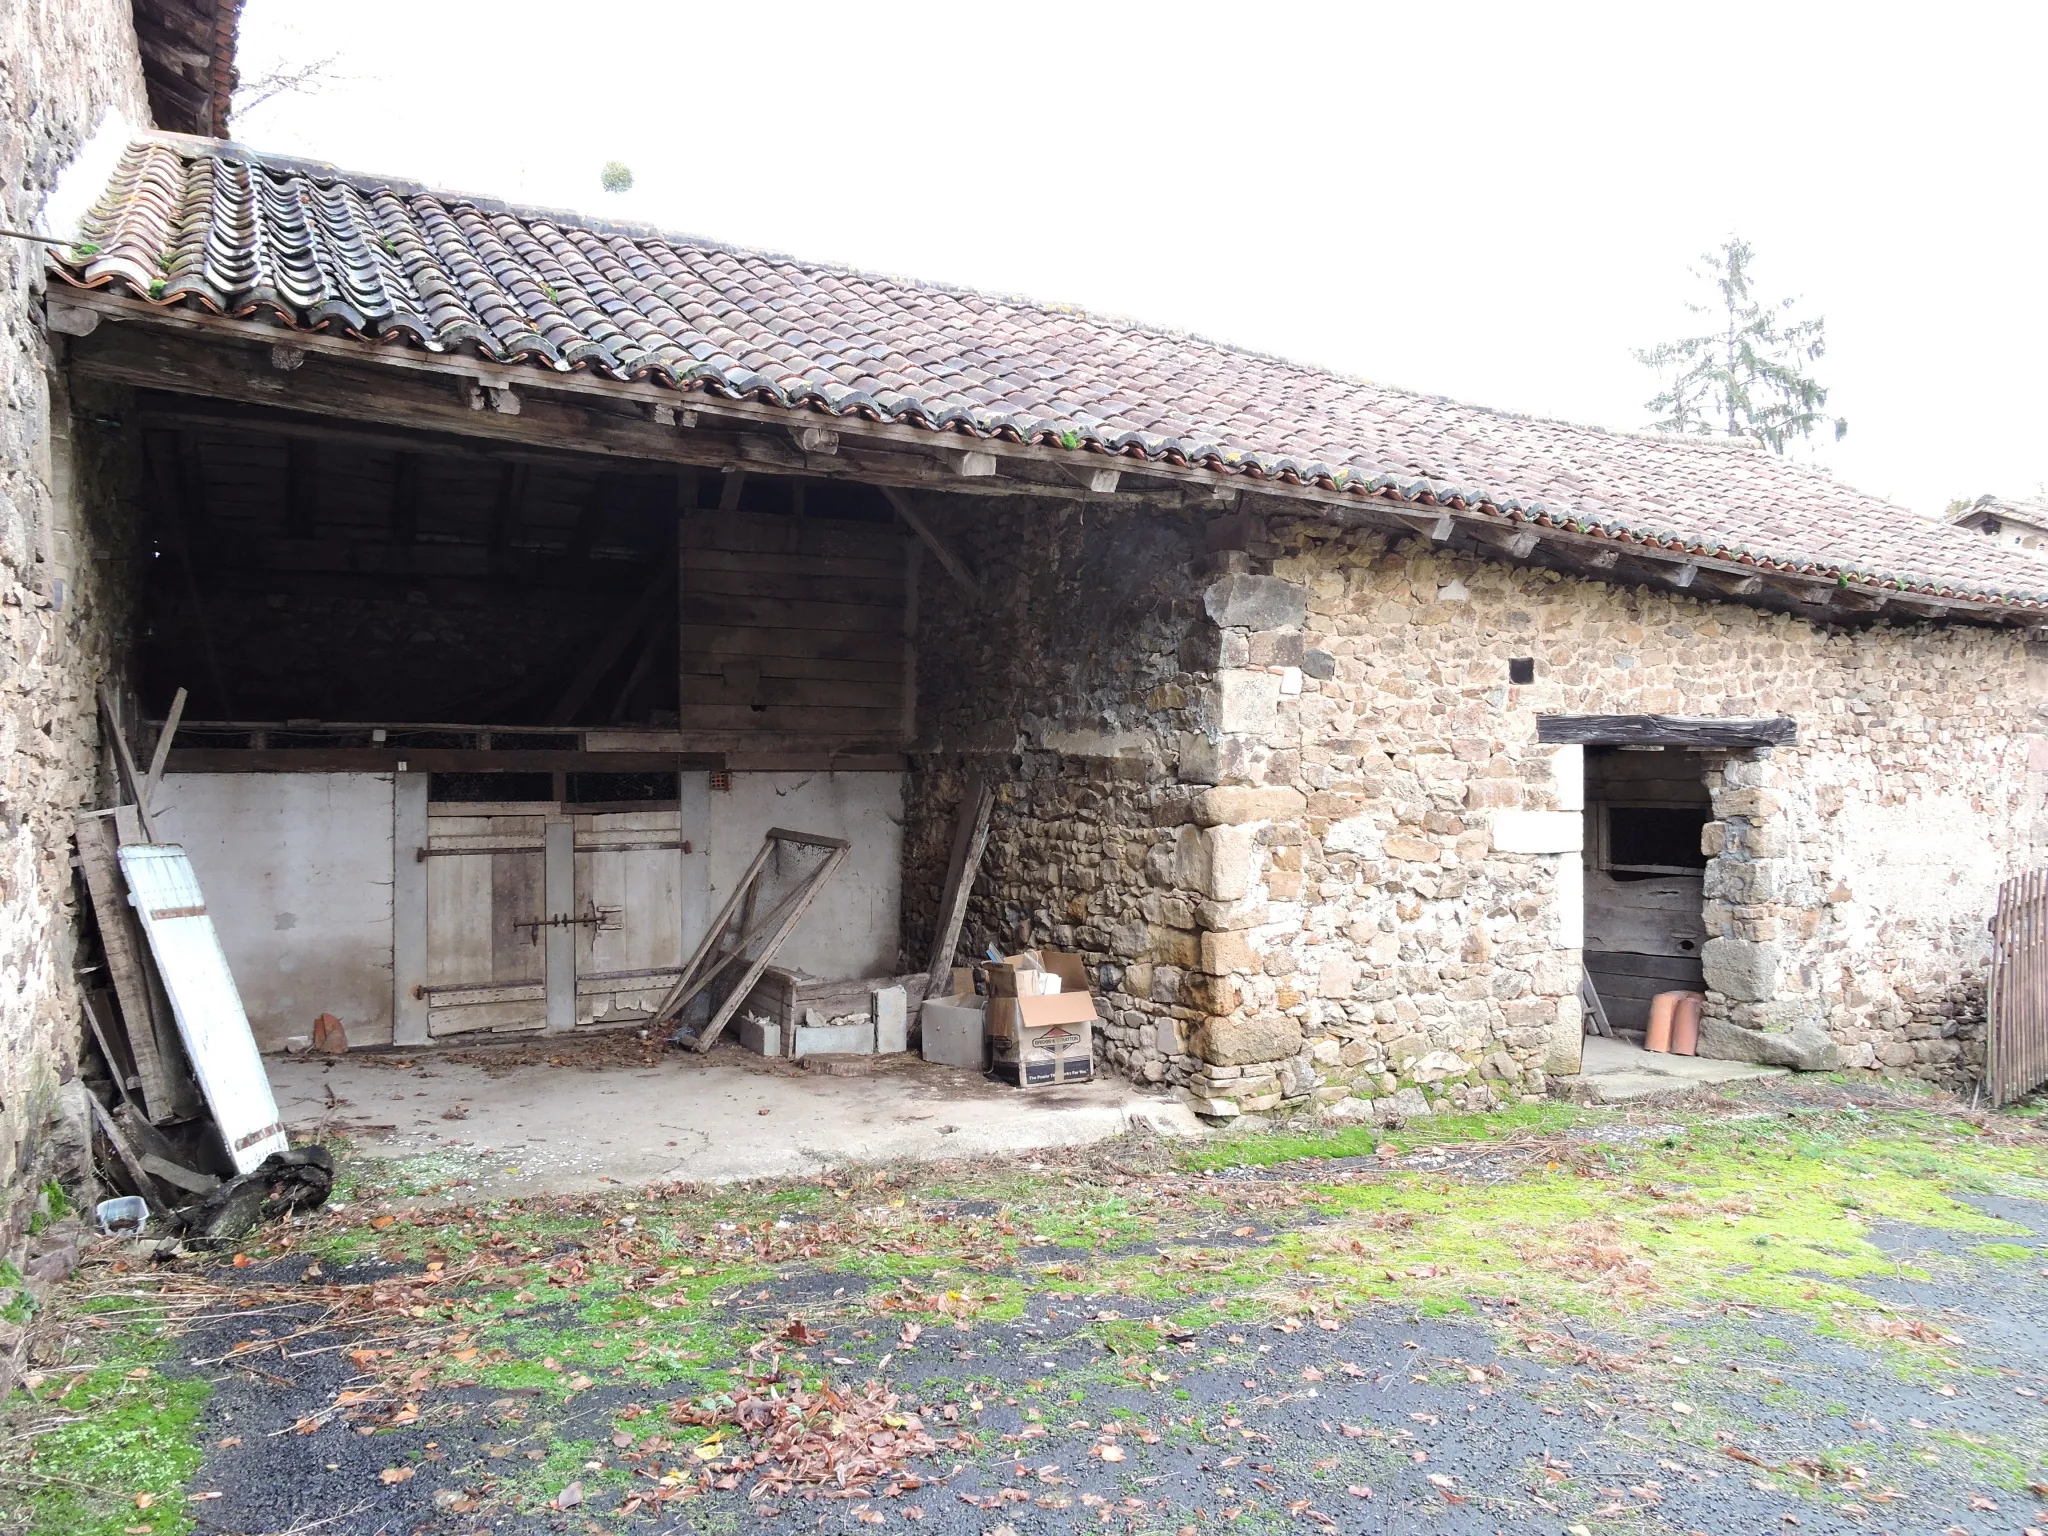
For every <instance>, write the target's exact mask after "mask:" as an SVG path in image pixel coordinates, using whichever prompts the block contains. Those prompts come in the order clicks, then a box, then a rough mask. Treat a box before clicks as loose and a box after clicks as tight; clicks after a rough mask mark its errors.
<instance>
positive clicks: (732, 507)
mask: <svg viewBox="0 0 2048 1536" xmlns="http://www.w3.org/2000/svg"><path fill="white" fill-rule="evenodd" d="M746 488H747V472H746V471H745V470H744V469H729V470H727V471H726V472H725V484H724V485H722V486H720V487H719V488H718V511H719V514H720V515H721V516H723V515H725V514H726V513H729V512H737V511H739V509H740V492H741V491H743V490H745V489H746Z"/></svg>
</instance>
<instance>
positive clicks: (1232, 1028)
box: [1194, 1013, 1301, 1067]
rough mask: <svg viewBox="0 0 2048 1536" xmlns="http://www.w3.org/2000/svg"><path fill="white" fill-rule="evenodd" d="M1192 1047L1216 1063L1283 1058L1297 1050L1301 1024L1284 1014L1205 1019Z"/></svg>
mask: <svg viewBox="0 0 2048 1536" xmlns="http://www.w3.org/2000/svg"><path fill="white" fill-rule="evenodd" d="M1194 1047H1195V1054H1196V1055H1197V1056H1199V1057H1201V1058H1202V1060H1204V1061H1208V1062H1214V1063H1215V1064H1216V1065H1218V1066H1227V1067H1241V1066H1247V1065H1250V1064H1251V1063H1253V1062H1264V1061H1284V1060H1286V1059H1287V1058H1289V1057H1291V1056H1293V1055H1294V1054H1295V1053H1296V1052H1298V1051H1299V1050H1300V1049H1301V1026H1300V1025H1299V1024H1298V1023H1296V1022H1295V1021H1294V1019H1292V1018H1291V1017H1289V1016H1288V1015H1287V1014H1284V1013H1260V1014H1253V1015H1251V1016H1249V1017H1245V1016H1241V1015H1232V1016H1228V1017H1218V1018H1209V1019H1204V1020H1203V1021H1202V1024H1201V1027H1200V1028H1199V1029H1197V1030H1196V1031H1195V1039H1194Z"/></svg>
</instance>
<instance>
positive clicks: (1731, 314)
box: [1636, 236, 1849, 453]
mask: <svg viewBox="0 0 2048 1536" xmlns="http://www.w3.org/2000/svg"><path fill="white" fill-rule="evenodd" d="M1755 254H1756V253H1755V252H1754V251H1753V250H1752V249H1751V248H1750V244H1749V242H1748V241H1747V240H1743V239H1740V238H1737V237H1734V236H1730V237H1729V238H1728V239H1727V240H1726V241H1724V242H1722V244H1721V246H1720V247H1719V249H1717V250H1712V251H1708V252H1707V253H1706V254H1705V255H1704V256H1702V257H1701V258H1700V259H1701V261H1702V263H1703V264H1704V265H1702V266H1699V267H1695V268H1694V269H1693V275H1694V276H1695V277H1697V278H1699V279H1700V281H1702V282H1703V283H1706V284H1707V285H1709V286H1710V287H1711V288H1712V289H1713V291H1714V297H1713V298H1712V299H1710V300H1708V301H1707V302H1705V303H1699V302H1689V303H1687V305H1686V308H1687V309H1688V310H1690V311H1691V312H1692V313H1693V314H1695V315H1698V316H1699V317H1700V318H1701V319H1702V320H1703V321H1706V322H1709V323H1710V324H1711V326H1712V329H1710V330H1704V331H1702V332H1701V333H1700V334H1698V335H1696V336H1684V337H1680V338H1679V339H1678V340H1676V341H1667V342H1662V343H1660V344H1659V345H1657V346H1654V347H1651V348H1648V349H1647V350H1641V351H1638V352H1637V353H1636V361H1637V362H1639V363H1641V364H1642V365H1643V366H1644V367H1646V368H1653V369H1655V370H1656V371H1657V373H1658V375H1659V376H1660V377H1661V378H1663V379H1665V380H1666V383H1665V387H1664V388H1663V390H1662V391H1661V392H1659V394H1658V395H1657V397H1656V398H1655V399H1653V400H1651V401H1649V402H1648V403H1647V405H1646V407H1645V408H1646V409H1648V410H1650V411H1653V412H1655V413H1656V416H1657V420H1656V421H1654V422H1653V423H1652V424H1651V425H1653V426H1654V427H1655V428H1656V429H1657V430H1658V431H1659V432H1684V433H1692V434H1696V435H1699V436H1711V435H1713V434H1715V433H1722V434H1725V435H1726V436H1729V437H1750V438H1755V439H1756V440H1757V441H1759V442H1761V443H1763V444H1764V445H1765V446H1767V447H1768V448H1769V449H1770V450H1771V451H1772V452H1773V453H1783V452H1784V451H1785V448H1786V445H1787V444H1789V443H1790V442H1791V441H1792V440H1793V439H1795V438H1799V439H1806V438H1811V437H1812V436H1813V434H1814V433H1815V432H1817V431H1819V430H1820V429H1821V428H1823V427H1832V429H1833V431H1834V435H1835V439H1836V440H1837V441H1839V440H1840V439H1841V438H1842V436H1843V434H1845V433H1846V432H1847V431H1848V430H1849V424H1848V422H1846V421H1844V420H1843V419H1842V418H1841V417H1839V416H1834V417H1830V416H1829V415H1828V414H1827V413H1826V411H1825V409H1824V407H1825V406H1826V405H1827V403H1828V392H1827V390H1826V388H1824V387H1823V386H1822V385H1821V384H1820V383H1819V382H1818V381H1817V380H1815V379H1814V378H1813V377H1812V376H1811V375H1810V374H1808V373H1807V372H1806V371H1805V369H1806V367H1807V366H1808V365H1809V364H1812V363H1816V362H1818V361H1820V359H1821V357H1822V355H1823V354H1824V353H1825V352H1826V351H1827V339H1826V324H1827V322H1826V321H1825V320H1823V319H1822V318H1821V317H1819V316H1815V317H1814V318H1813V319H1811V320H1797V319H1794V318H1793V316H1792V307H1793V305H1794V304H1795V303H1797V302H1798V301H1797V300H1795V299H1781V300H1779V301H1777V302H1776V303H1767V302H1765V301H1764V300H1762V299H1759V298H1757V297H1756V296H1755V295H1754V294H1753V293H1752V291H1751V286H1750V275H1749V267H1750V262H1751V261H1752V260H1753V259H1754V257H1755Z"/></svg>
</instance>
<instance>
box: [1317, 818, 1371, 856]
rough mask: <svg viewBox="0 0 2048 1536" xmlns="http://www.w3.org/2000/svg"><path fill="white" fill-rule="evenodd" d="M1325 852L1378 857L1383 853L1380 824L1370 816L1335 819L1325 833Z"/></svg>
mask: <svg viewBox="0 0 2048 1536" xmlns="http://www.w3.org/2000/svg"><path fill="white" fill-rule="evenodd" d="M1323 852H1325V853H1355V854H1357V855H1359V857H1361V858H1367V859H1376V858H1378V857H1379V856H1380V853H1381V847H1380V829H1379V824H1378V823H1377V822H1375V821H1374V820H1373V819H1372V818H1371V817H1370V816H1350V817H1346V818H1345V819H1344V820H1343V821H1333V822H1331V823H1330V830H1329V831H1327V832H1325V833H1324V834H1323Z"/></svg>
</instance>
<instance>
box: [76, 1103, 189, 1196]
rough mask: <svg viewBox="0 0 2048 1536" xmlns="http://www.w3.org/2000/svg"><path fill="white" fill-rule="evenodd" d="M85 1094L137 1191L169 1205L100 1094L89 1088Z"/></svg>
mask: <svg viewBox="0 0 2048 1536" xmlns="http://www.w3.org/2000/svg"><path fill="white" fill-rule="evenodd" d="M85 1096H86V1098H87V1099H88V1100H90V1101H91V1103H92V1117H93V1119H94V1120H96V1121H97V1122H98V1123H99V1128H100V1134H101V1135H102V1136H104V1137H106V1138H107V1145H108V1146H110V1147H112V1148H113V1149H114V1156H115V1157H116V1158H117V1159H118V1160H119V1161H120V1164H121V1166H122V1168H123V1169H125V1170H126V1171H127V1174H128V1177H129V1178H130V1179H131V1180H133V1181H134V1184H135V1188H136V1191H137V1192H138V1193H139V1194H141V1195H142V1196H143V1197H144V1198H145V1199H149V1200H153V1201H155V1202H156V1204H158V1205H162V1206H168V1205H169V1204H170V1202H169V1201H167V1200H165V1199H164V1192H163V1189H162V1187H161V1186H160V1185H159V1184H158V1183H157V1182H156V1180H155V1179H153V1178H151V1177H150V1176H149V1170H148V1169H147V1168H145V1167H143V1166H142V1159H141V1158H140V1157H139V1156H137V1155H136V1151H135V1149H134V1148H133V1147H131V1146H129V1145H128V1138H127V1137H126V1136H123V1135H122V1134H121V1128H120V1127H119V1126H118V1125H116V1124H115V1123H114V1117H113V1116H112V1115H110V1114H108V1113H107V1106H106V1105H104V1104H102V1103H101V1102H100V1099H99V1095H98V1094H96V1093H94V1092H93V1091H92V1090H91V1089H89V1088H88V1089H87V1090H86V1093H85Z"/></svg>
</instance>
